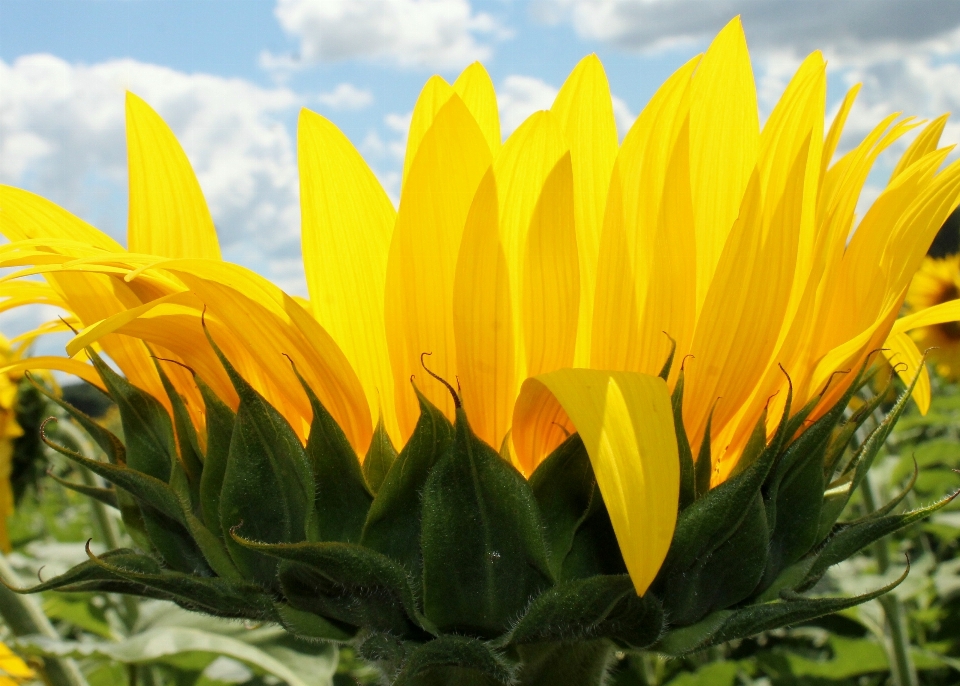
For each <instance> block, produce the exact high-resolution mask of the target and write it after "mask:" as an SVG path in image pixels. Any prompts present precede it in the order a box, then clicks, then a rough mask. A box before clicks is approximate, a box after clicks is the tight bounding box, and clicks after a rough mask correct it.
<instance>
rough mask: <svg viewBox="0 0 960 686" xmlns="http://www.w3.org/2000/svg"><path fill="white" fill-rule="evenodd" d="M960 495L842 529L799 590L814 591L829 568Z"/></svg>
mask: <svg viewBox="0 0 960 686" xmlns="http://www.w3.org/2000/svg"><path fill="white" fill-rule="evenodd" d="M958 494H960V491H957V492H956V493H954V494H952V495H949V496H947V497H946V498H942V499H941V500H939V501H937V502H935V503H933V504H932V505H928V506H927V507H919V508H917V509H916V510H911V511H910V512H904V513H902V514H896V515H880V516H872V517H865V518H864V519H862V520H860V522H858V523H856V524H847V525H844V524H841V525H838V527H837V531H836V532H835V533H834V534H833V535H832V536H831V537H830V538H828V539H827V541H826V543H825V544H824V546H823V548H822V549H821V550H820V552H819V553H818V554H817V561H816V562H815V563H814V564H813V566H812V567H811V569H810V571H809V573H808V574H807V578H806V580H805V581H804V583H803V584H801V585H800V587H799V590H801V591H803V590H806V589H807V588H810V587H811V586H813V584H815V583H816V582H817V580H819V579H820V577H821V576H823V573H824V572H826V571H827V569H828V568H829V567H832V566H833V565H835V564H837V563H838V562H842V561H843V560H846V559H847V558H848V557H850V556H851V555H853V554H855V553H856V552H858V551H860V550H862V549H863V548H865V547H866V546H868V545H870V544H871V543H873V542H875V541H878V540H880V539H881V538H883V537H884V536H887V535H889V534H892V533H894V532H895V531H899V530H900V529H902V528H904V527H906V526H909V525H910V524H913V523H914V522H918V521H920V520H921V519H925V518H926V517H928V516H930V515H931V514H933V513H934V512H936V511H937V510H939V509H940V508H942V507H944V506H946V505H947V504H949V503H950V502H951V501H953V499H954V498H956V497H957V495H958Z"/></svg>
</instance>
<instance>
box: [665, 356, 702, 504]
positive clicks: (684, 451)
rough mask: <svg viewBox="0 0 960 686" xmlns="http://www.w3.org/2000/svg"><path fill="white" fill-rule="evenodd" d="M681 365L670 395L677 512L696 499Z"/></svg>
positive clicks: (694, 475)
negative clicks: (676, 460)
mask: <svg viewBox="0 0 960 686" xmlns="http://www.w3.org/2000/svg"><path fill="white" fill-rule="evenodd" d="M683 385H684V374H683V367H681V368H680V375H679V376H678V377H677V384H676V385H675V386H674V387H673V394H672V395H671V397H670V402H671V405H672V406H673V428H674V431H675V432H676V434H677V451H678V453H679V458H680V503H679V506H678V512H682V511H683V510H685V509H687V508H688V507H689V506H690V504H691V503H693V501H694V500H696V499H697V484H696V470H695V467H694V462H693V451H692V450H691V449H690V439H689V438H688V437H687V429H686V427H685V426H684V425H683Z"/></svg>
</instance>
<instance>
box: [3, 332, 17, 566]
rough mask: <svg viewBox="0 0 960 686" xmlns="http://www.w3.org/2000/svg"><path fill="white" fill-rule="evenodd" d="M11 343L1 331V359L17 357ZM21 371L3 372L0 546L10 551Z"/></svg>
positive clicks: (6, 360)
mask: <svg viewBox="0 0 960 686" xmlns="http://www.w3.org/2000/svg"><path fill="white" fill-rule="evenodd" d="M15 357H16V355H15V354H14V352H13V350H12V349H11V347H10V343H9V342H8V341H7V339H6V338H4V337H3V336H2V335H0V359H2V360H3V361H4V362H9V361H10V360H11V358H15ZM21 376H22V374H19V373H17V372H13V373H6V374H0V550H2V551H3V552H4V553H8V552H10V536H9V534H8V533H7V519H8V518H9V517H10V516H11V515H12V514H13V510H14V494H13V486H12V484H11V482H10V479H11V476H12V475H13V462H14V459H13V458H14V442H15V441H16V439H17V438H19V437H20V436H22V435H23V429H22V428H21V427H20V424H19V423H18V422H17V395H18V389H19V385H20V377H21Z"/></svg>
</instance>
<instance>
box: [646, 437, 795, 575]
mask: <svg viewBox="0 0 960 686" xmlns="http://www.w3.org/2000/svg"><path fill="white" fill-rule="evenodd" d="M775 457H776V455H775V451H774V450H765V451H764V452H763V453H762V454H761V456H760V457H759V458H758V459H757V461H756V462H754V463H753V464H752V465H750V467H748V468H747V469H746V470H745V471H744V472H743V473H741V474H740V475H739V476H737V477H734V478H732V479H728V480H727V481H724V482H723V483H722V484H720V485H719V486H717V487H716V488H714V489H711V490H710V491H708V492H707V494H706V495H704V496H703V497H701V498H698V499H697V501H696V502H694V503H693V504H692V505H690V507H688V508H687V509H685V510H684V511H683V512H681V513H680V516H679V517H678V518H677V526H676V529H675V530H674V534H673V542H672V543H671V544H670V550H669V552H668V553H667V557H666V560H665V561H664V564H663V566H662V567H661V569H660V574H659V575H658V580H659V581H661V582H662V581H663V580H664V579H666V578H669V577H670V576H672V575H678V574H683V573H684V571H685V570H687V569H689V568H690V567H692V566H693V565H694V564H695V562H696V561H697V560H698V559H700V558H703V557H705V556H706V555H709V554H710V553H711V552H713V551H714V550H716V549H717V548H719V547H720V546H721V545H723V543H724V542H726V540H727V539H728V538H729V537H730V536H731V535H732V534H733V532H734V531H736V530H737V527H738V526H739V525H740V522H741V521H743V519H744V517H745V516H746V514H747V513H748V512H749V511H750V506H751V505H752V503H753V502H754V499H755V498H756V497H757V495H758V494H759V492H760V487H761V485H762V484H763V482H764V480H765V479H766V477H767V474H768V473H769V471H770V468H771V466H772V464H773V462H774V459H775Z"/></svg>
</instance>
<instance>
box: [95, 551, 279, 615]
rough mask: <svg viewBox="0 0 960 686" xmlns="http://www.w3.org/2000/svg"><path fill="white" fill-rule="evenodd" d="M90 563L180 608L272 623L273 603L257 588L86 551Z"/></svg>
mask: <svg viewBox="0 0 960 686" xmlns="http://www.w3.org/2000/svg"><path fill="white" fill-rule="evenodd" d="M87 554H88V555H89V556H90V561H91V562H93V563H94V564H96V565H99V566H101V567H102V568H103V569H104V570H105V571H107V572H110V573H113V574H115V575H117V576H118V577H120V578H122V579H125V580H127V581H130V582H132V583H137V584H141V585H143V586H146V587H148V588H150V589H153V590H154V591H156V592H158V593H160V594H166V595H167V597H168V599H169V600H172V601H173V602H175V603H177V605H179V606H180V607H183V608H185V609H188V610H194V611H197V612H205V613H207V614H211V615H214V616H217V617H233V618H237V619H273V618H274V617H273V601H272V600H271V599H270V598H269V597H268V596H266V595H264V594H263V593H262V592H260V589H259V588H257V587H256V586H253V585H251V584H241V583H234V582H231V581H227V580H225V579H220V578H216V577H201V576H197V575H195V574H183V573H181V572H173V571H168V570H164V569H159V568H158V569H156V570H149V569H145V568H144V567H145V565H143V564H137V565H129V564H128V563H127V561H126V560H121V559H118V558H111V559H109V560H107V559H102V558H98V557H96V556H94V555H93V554H92V553H90V552H89V549H88V551H87Z"/></svg>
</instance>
